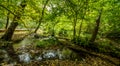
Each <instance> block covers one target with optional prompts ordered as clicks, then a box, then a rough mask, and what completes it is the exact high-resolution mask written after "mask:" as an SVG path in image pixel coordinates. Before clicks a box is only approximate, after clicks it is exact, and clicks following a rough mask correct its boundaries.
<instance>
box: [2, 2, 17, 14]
mask: <svg viewBox="0 0 120 66" xmlns="http://www.w3.org/2000/svg"><path fill="white" fill-rule="evenodd" d="M0 6H1V7H2V8H4V9H6V10H7V11H9V12H10V13H11V14H13V15H15V14H14V13H13V12H12V11H11V10H9V9H8V8H6V7H5V6H4V5H1V4H0Z"/></svg>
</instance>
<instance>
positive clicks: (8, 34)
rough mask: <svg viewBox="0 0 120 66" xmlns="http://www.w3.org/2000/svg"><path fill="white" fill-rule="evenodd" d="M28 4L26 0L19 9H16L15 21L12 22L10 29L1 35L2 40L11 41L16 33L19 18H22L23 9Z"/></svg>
mask: <svg viewBox="0 0 120 66" xmlns="http://www.w3.org/2000/svg"><path fill="white" fill-rule="evenodd" d="M25 6H26V1H25V0H24V1H23V2H22V3H21V4H20V6H19V7H18V10H16V11H15V14H14V18H13V22H12V23H11V24H10V26H9V27H8V29H7V30H6V32H5V34H4V35H3V36H2V37H1V39H2V40H6V41H9V40H11V38H12V35H13V33H14V30H15V28H16V27H17V26H18V20H20V18H21V16H22V14H23V11H24V9H25ZM10 12H11V11H10ZM11 13H12V12H11Z"/></svg>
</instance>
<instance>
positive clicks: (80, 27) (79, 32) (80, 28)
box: [78, 19, 83, 38]
mask: <svg viewBox="0 0 120 66" xmlns="http://www.w3.org/2000/svg"><path fill="white" fill-rule="evenodd" d="M82 23H83V19H82V22H81V23H80V26H79V31H78V38H79V37H80V34H81V32H82V31H81V30H82Z"/></svg>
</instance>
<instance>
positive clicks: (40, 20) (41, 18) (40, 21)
mask: <svg viewBox="0 0 120 66" xmlns="http://www.w3.org/2000/svg"><path fill="white" fill-rule="evenodd" d="M48 1H49V0H47V1H46V3H45V4H44V7H43V10H42V15H41V17H40V19H39V23H38V26H37V28H36V29H35V31H34V33H36V32H37V31H38V29H39V27H40V25H41V23H42V20H43V17H44V11H45V7H46V5H47V3H48Z"/></svg>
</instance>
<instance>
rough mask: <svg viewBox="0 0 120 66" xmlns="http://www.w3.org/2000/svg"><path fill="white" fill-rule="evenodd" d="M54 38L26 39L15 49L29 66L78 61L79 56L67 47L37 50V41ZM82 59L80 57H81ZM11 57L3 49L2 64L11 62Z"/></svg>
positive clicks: (0, 54) (15, 45)
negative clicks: (35, 62)
mask: <svg viewBox="0 0 120 66" xmlns="http://www.w3.org/2000/svg"><path fill="white" fill-rule="evenodd" d="M50 38H53V37H46V38H40V39H33V38H31V37H27V38H25V39H24V40H23V41H21V42H20V43H18V44H14V49H15V51H16V54H17V55H18V57H19V59H20V62H22V63H25V64H29V63H31V62H33V61H37V62H38V61H39V62H40V61H46V60H55V59H59V60H65V59H70V60H76V59H78V57H79V55H78V54H77V53H75V52H73V51H72V50H70V49H68V48H66V47H62V46H61V47H59V46H57V47H56V46H55V47H52V48H51V47H48V48H36V44H34V43H35V42H36V40H37V41H38V40H40V41H41V40H48V39H50ZM79 58H80V57H79ZM10 59H11V57H10V56H8V54H7V52H6V51H5V50H4V49H2V50H0V60H3V61H2V62H1V63H4V62H10V61H11V60H10ZM10 64H13V65H14V64H16V62H10Z"/></svg>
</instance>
